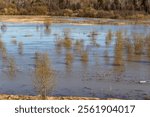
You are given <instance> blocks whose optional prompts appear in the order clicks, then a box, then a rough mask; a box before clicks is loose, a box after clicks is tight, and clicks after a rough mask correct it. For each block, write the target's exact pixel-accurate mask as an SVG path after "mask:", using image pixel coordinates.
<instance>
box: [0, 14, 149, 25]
mask: <svg viewBox="0 0 150 117" xmlns="http://www.w3.org/2000/svg"><path fill="white" fill-rule="evenodd" d="M48 21H50V22H51V23H70V24H75V25H86V24H88V25H89V24H91V25H94V24H95V25H106V24H107V25H137V24H142V25H148V26H149V25H150V20H149V19H145V20H144V19H130V20H125V19H122V20H121V19H104V18H79V17H50V16H11V15H1V16H0V22H12V23H17V22H20V23H43V22H48Z"/></svg>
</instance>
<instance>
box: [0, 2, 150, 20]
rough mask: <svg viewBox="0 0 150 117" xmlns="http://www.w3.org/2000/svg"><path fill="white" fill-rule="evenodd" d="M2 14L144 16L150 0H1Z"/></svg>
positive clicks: (0, 9) (98, 16)
mask: <svg viewBox="0 0 150 117" xmlns="http://www.w3.org/2000/svg"><path fill="white" fill-rule="evenodd" d="M0 14H1V15H52V16H73V17H97V18H143V17H144V16H147V15H149V14H150V0H0Z"/></svg>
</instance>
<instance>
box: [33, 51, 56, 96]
mask: <svg viewBox="0 0 150 117" xmlns="http://www.w3.org/2000/svg"><path fill="white" fill-rule="evenodd" d="M54 75H55V74H54V70H53V68H52V66H51V64H50V59H49V56H48V53H38V52H37V53H35V77H36V79H35V87H36V89H37V91H38V92H39V94H40V95H41V97H42V99H46V96H47V94H48V91H49V92H52V90H53V87H54Z"/></svg>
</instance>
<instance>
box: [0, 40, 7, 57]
mask: <svg viewBox="0 0 150 117" xmlns="http://www.w3.org/2000/svg"><path fill="white" fill-rule="evenodd" d="M0 52H1V54H2V57H3V59H6V58H7V50H6V47H5V44H4V42H3V41H2V39H0Z"/></svg>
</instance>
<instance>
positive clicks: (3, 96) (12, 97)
mask: <svg viewBox="0 0 150 117" xmlns="http://www.w3.org/2000/svg"><path fill="white" fill-rule="evenodd" d="M40 99H41V97H40V96H27V95H26V96H25V95H24V96H23V95H6V94H1V95H0V100H40ZM47 100H104V99H102V98H92V97H72V96H69V97H61V96H59V97H53V96H48V97H47ZM105 100H112V98H107V99H105ZM113 100H114V99H113Z"/></svg>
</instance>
